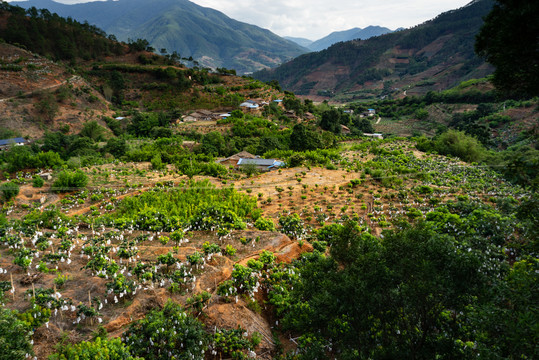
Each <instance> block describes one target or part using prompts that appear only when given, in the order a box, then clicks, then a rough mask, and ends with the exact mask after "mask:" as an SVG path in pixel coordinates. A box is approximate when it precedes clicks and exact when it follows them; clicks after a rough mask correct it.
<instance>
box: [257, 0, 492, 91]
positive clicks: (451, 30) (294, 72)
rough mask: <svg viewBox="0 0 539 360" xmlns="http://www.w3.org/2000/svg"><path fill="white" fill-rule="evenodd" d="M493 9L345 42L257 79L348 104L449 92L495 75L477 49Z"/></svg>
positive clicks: (488, 1)
mask: <svg viewBox="0 0 539 360" xmlns="http://www.w3.org/2000/svg"><path fill="white" fill-rule="evenodd" d="M493 4H494V2H493V0H475V1H472V2H471V3H469V4H468V5H466V6H464V7H462V8H460V9H457V10H453V11H448V12H445V13H443V14H441V15H438V16H437V17H436V18H434V19H432V20H430V21H427V22H425V23H423V24H421V25H418V26H416V27H413V28H410V29H406V30H401V31H397V32H393V33H389V34H385V35H381V36H376V37H373V38H370V39H368V40H352V41H348V42H339V43H336V44H334V45H332V46H331V47H329V48H328V49H326V50H323V51H320V52H313V53H309V54H304V55H301V56H299V57H298V58H296V59H294V60H292V61H290V62H288V63H286V64H283V65H281V66H279V67H278V68H276V69H271V70H264V71H261V72H258V73H255V74H254V77H256V78H258V79H260V80H264V81H270V80H278V81H279V82H280V83H281V85H282V86H283V87H284V88H286V89H288V90H291V91H294V92H296V93H297V94H303V95H311V96H313V95H323V96H334V95H338V94H347V96H348V99H350V98H352V99H354V98H361V97H372V96H373V94H377V95H382V96H383V94H384V93H386V94H387V93H388V92H391V91H393V90H396V89H401V90H408V95H410V94H412V93H414V92H417V93H426V92H428V91H430V90H442V89H447V88H449V87H452V86H455V85H456V84H458V83H459V82H461V81H464V80H467V79H470V78H478V77H483V76H486V75H488V74H490V73H491V72H492V70H493V69H492V68H491V67H490V66H489V65H488V64H486V63H485V62H484V61H483V60H482V59H480V58H478V57H477V55H476V54H475V52H474V44H475V36H476V34H477V33H478V31H479V29H480V27H481V25H482V24H483V17H484V16H486V15H487V14H488V13H489V12H490V10H491V9H492V7H493ZM310 47H312V44H311V45H310Z"/></svg>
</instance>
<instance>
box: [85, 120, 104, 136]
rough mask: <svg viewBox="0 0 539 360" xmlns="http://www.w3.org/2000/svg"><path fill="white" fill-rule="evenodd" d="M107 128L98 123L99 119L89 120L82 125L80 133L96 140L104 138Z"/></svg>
mask: <svg viewBox="0 0 539 360" xmlns="http://www.w3.org/2000/svg"><path fill="white" fill-rule="evenodd" d="M104 134H105V128H104V127H103V126H101V125H99V124H98V123H97V121H95V120H94V121H88V122H86V123H85V124H84V126H83V127H82V130H81V131H80V133H79V136H81V137H87V138H90V139H92V140H94V141H101V140H103V137H104Z"/></svg>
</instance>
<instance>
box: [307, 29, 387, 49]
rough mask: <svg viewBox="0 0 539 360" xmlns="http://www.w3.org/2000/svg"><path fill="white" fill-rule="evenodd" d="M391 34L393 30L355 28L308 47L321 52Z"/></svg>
mask: <svg viewBox="0 0 539 360" xmlns="http://www.w3.org/2000/svg"><path fill="white" fill-rule="evenodd" d="M391 32H393V31H392V30H391V29H388V28H386V27H381V26H367V27H366V28H364V29H361V28H353V29H349V30H344V31H335V32H332V33H331V34H329V35H328V36H325V37H323V38H322V39H319V40H316V41H313V42H312V43H311V44H309V45H308V46H306V47H307V48H308V49H309V50H312V51H321V50H325V49H327V48H328V47H330V46H331V45H333V44H336V43H338V42H341V41H350V40H356V39H361V40H366V39H370V38H371V37H373V36H379V35H384V34H388V33H391ZM303 46H305V45H303Z"/></svg>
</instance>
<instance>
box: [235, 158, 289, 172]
mask: <svg viewBox="0 0 539 360" xmlns="http://www.w3.org/2000/svg"><path fill="white" fill-rule="evenodd" d="M245 165H255V166H256V168H257V170H260V171H271V170H275V169H277V168H280V167H283V166H285V163H284V162H282V161H279V160H275V159H260V158H256V159H245V158H241V159H239V161H238V164H237V166H238V167H239V168H241V167H242V166H245Z"/></svg>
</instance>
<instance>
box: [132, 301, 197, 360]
mask: <svg viewBox="0 0 539 360" xmlns="http://www.w3.org/2000/svg"><path fill="white" fill-rule="evenodd" d="M125 343H126V344H127V345H128V346H129V349H130V350H131V353H132V354H133V355H136V356H141V357H143V358H145V359H156V360H169V359H178V360H187V359H204V351H205V349H206V343H207V335H206V332H205V331H204V328H203V325H202V324H201V323H200V322H199V321H198V320H196V319H194V318H193V317H191V316H189V315H188V314H187V313H186V312H185V311H184V310H183V309H182V307H181V306H180V305H178V304H176V303H174V302H172V301H170V300H169V301H168V302H167V303H166V304H165V306H164V307H163V309H162V310H153V311H151V312H149V313H148V315H146V317H145V318H144V319H142V320H139V321H137V322H135V323H133V324H132V325H131V327H130V328H129V330H128V331H127V332H126V334H125Z"/></svg>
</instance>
